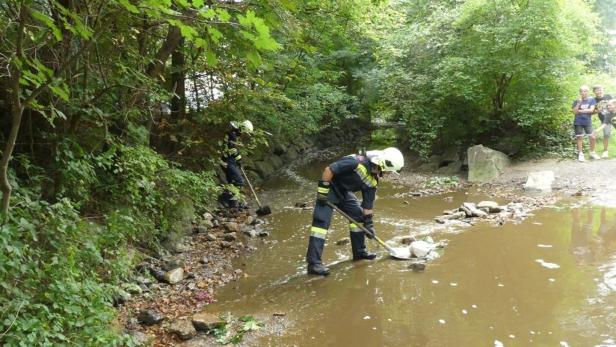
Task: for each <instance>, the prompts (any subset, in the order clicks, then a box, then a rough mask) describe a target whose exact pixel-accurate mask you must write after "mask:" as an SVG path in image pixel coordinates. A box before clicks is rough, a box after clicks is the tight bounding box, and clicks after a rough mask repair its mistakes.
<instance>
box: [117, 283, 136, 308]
mask: <svg viewBox="0 0 616 347" xmlns="http://www.w3.org/2000/svg"><path fill="white" fill-rule="evenodd" d="M131 297H132V296H131V295H130V293H129V292H127V291H125V290H124V289H121V288H118V289H117V290H116V291H115V294H114V295H113V306H115V307H118V306H120V305H123V304H124V303H126V302H127V301H129V300H130V299H131Z"/></svg>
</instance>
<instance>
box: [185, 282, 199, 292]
mask: <svg viewBox="0 0 616 347" xmlns="http://www.w3.org/2000/svg"><path fill="white" fill-rule="evenodd" d="M186 288H187V289H188V290H195V289H197V284H196V283H195V282H190V283H188V285H187V286H186Z"/></svg>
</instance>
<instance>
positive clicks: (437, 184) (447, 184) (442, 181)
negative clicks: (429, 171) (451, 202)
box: [426, 176, 460, 188]
mask: <svg viewBox="0 0 616 347" xmlns="http://www.w3.org/2000/svg"><path fill="white" fill-rule="evenodd" d="M458 184H460V179H459V178H458V176H434V177H430V179H428V181H427V182H426V187H428V188H441V187H442V188H451V187H456V186H457V185H458Z"/></svg>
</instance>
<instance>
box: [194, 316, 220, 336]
mask: <svg viewBox="0 0 616 347" xmlns="http://www.w3.org/2000/svg"><path fill="white" fill-rule="evenodd" d="M192 324H193V325H194V326H195V329H197V330H198V331H205V332H208V331H210V330H213V329H216V328H219V327H221V326H223V325H224V324H225V321H224V320H222V319H220V318H218V316H216V315H214V314H211V313H207V312H201V313H197V314H195V315H193V316H192Z"/></svg>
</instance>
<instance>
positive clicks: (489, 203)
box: [477, 201, 499, 211]
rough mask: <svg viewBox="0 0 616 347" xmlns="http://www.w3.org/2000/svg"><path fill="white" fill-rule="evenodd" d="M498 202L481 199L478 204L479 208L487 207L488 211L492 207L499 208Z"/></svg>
mask: <svg viewBox="0 0 616 347" xmlns="http://www.w3.org/2000/svg"><path fill="white" fill-rule="evenodd" d="M498 207H499V206H498V203H497V202H496V201H481V202H479V203H478V204H477V208H480V209H484V208H487V209H488V211H490V210H492V209H496V208H498Z"/></svg>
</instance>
